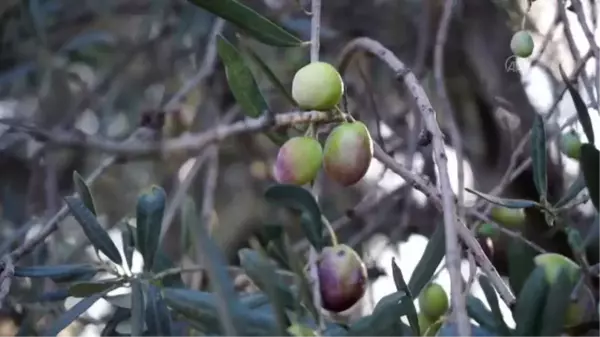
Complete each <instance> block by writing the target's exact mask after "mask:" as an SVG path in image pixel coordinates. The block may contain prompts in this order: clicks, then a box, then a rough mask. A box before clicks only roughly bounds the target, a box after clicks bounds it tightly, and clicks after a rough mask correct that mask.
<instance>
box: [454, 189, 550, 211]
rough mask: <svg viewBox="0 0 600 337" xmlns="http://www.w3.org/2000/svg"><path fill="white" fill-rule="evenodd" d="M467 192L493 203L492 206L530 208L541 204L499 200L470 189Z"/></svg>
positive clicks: (523, 200)
mask: <svg viewBox="0 0 600 337" xmlns="http://www.w3.org/2000/svg"><path fill="white" fill-rule="evenodd" d="M465 190H466V191H467V192H470V193H473V194H475V195H477V196H479V197H480V198H483V199H485V200H487V201H489V202H491V203H492V204H496V205H500V206H504V207H506V208H529V207H536V206H539V204H538V203H537V202H535V201H532V200H525V199H509V198H498V197H494V196H492V195H489V194H485V193H482V192H478V191H475V190H472V189H470V188H468V187H466V188H465Z"/></svg>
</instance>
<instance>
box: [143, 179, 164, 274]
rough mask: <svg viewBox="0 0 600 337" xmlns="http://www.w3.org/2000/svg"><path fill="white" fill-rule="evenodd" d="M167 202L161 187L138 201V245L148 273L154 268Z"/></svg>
mask: <svg viewBox="0 0 600 337" xmlns="http://www.w3.org/2000/svg"><path fill="white" fill-rule="evenodd" d="M166 202H167V194H166V192H165V190H164V189H163V188H161V187H159V186H152V187H150V188H149V189H148V190H146V191H144V192H143V193H142V194H141V195H140V196H139V197H138V200H137V207H136V232H137V233H136V234H137V235H136V244H137V248H138V250H139V251H140V253H141V254H142V256H143V257H144V270H146V271H149V270H152V268H153V266H154V259H155V256H156V251H157V250H158V243H159V236H160V231H161V226H162V218H163V214H164V212H165V205H166Z"/></svg>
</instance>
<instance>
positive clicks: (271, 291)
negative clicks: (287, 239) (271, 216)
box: [238, 248, 296, 335]
mask: <svg viewBox="0 0 600 337" xmlns="http://www.w3.org/2000/svg"><path fill="white" fill-rule="evenodd" d="M238 255H239V258H240V264H241V266H242V268H244V271H245V272H246V274H247V275H248V276H249V277H250V278H251V279H252V281H253V282H254V284H256V285H257V286H258V287H259V288H260V289H261V290H263V291H264V292H265V293H266V294H267V296H269V299H270V300H271V303H272V304H273V307H274V309H275V317H276V319H277V324H278V328H279V333H280V334H281V335H285V333H286V328H287V327H288V326H289V325H290V322H289V320H288V318H287V316H286V313H285V309H286V307H287V308H288V309H292V310H293V309H295V307H296V299H295V298H294V294H293V293H292V292H291V291H290V288H289V286H286V284H285V283H284V282H283V281H282V280H281V278H280V277H279V275H277V273H276V272H275V271H274V270H273V267H274V266H273V264H269V262H267V261H266V260H265V259H264V258H263V257H262V256H260V254H259V253H258V252H256V251H254V250H251V249H247V248H243V249H241V250H240V251H239V252H238Z"/></svg>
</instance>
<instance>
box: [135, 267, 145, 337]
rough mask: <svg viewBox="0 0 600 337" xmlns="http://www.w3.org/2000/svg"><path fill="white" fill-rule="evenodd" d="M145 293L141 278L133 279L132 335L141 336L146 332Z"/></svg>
mask: <svg viewBox="0 0 600 337" xmlns="http://www.w3.org/2000/svg"><path fill="white" fill-rule="evenodd" d="M145 308H146V305H145V303H144V293H143V289H142V283H141V282H140V280H137V279H135V280H132V281H131V335H132V336H141V335H142V332H144V309H145Z"/></svg>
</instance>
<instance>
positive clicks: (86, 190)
mask: <svg viewBox="0 0 600 337" xmlns="http://www.w3.org/2000/svg"><path fill="white" fill-rule="evenodd" d="M73 185H74V186H75V192H77V194H79V197H80V198H81V200H82V201H83V204H84V205H85V207H87V208H88V209H89V210H90V211H91V212H92V213H93V214H94V215H98V214H97V213H96V206H94V198H93V197H92V193H91V192H90V187H89V186H88V185H87V184H86V183H85V179H83V177H82V176H80V175H79V173H77V171H73Z"/></svg>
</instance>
